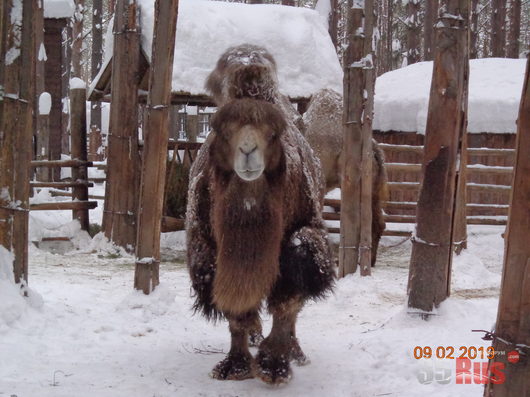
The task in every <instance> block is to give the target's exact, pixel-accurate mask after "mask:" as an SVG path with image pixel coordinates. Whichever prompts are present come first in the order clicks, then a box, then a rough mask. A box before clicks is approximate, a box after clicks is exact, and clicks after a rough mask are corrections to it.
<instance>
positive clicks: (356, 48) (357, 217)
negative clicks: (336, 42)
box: [339, 1, 375, 277]
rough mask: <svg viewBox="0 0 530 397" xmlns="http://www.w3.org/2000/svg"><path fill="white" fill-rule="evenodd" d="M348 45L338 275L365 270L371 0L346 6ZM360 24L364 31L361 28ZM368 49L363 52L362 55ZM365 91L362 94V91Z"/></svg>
mask: <svg viewBox="0 0 530 397" xmlns="http://www.w3.org/2000/svg"><path fill="white" fill-rule="evenodd" d="M348 9H349V11H348V48H347V50H346V56H345V61H344V64H345V65H347V66H346V67H345V68H344V116H343V117H344V141H343V142H344V143H343V145H344V149H343V152H344V153H349V156H347V157H345V163H344V171H343V178H342V185H341V190H342V193H343V197H347V198H348V199H347V200H343V201H342V210H341V215H340V220H341V223H340V225H341V226H340V229H341V230H340V231H341V233H340V243H339V276H340V277H344V276H345V275H347V274H350V273H354V272H355V271H356V269H357V264H359V265H360V268H361V275H362V276H367V275H370V267H371V252H372V251H371V245H372V240H371V238H372V237H371V225H372V124H371V120H372V113H373V95H374V89H373V86H374V79H375V76H374V65H373V63H372V31H373V16H374V9H373V2H372V1H366V2H365V8H364V10H363V9H361V8H356V7H353V3H352V2H351V1H350V4H349V7H348ZM363 29H364V30H363ZM366 54H369V55H366ZM365 93H366V94H365Z"/></svg>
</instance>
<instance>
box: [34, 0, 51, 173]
mask: <svg viewBox="0 0 530 397" xmlns="http://www.w3.org/2000/svg"><path fill="white" fill-rule="evenodd" d="M35 54H36V58H35V62H36V66H35V101H34V106H35V108H34V109H33V125H34V126H35V127H34V128H33V132H34V137H33V150H34V153H33V158H34V159H36V158H37V156H43V153H42V152H39V151H38V146H39V139H40V137H39V135H40V131H41V129H42V128H43V126H42V124H41V121H42V120H41V118H40V117H39V113H40V111H39V103H40V100H39V99H40V95H41V94H42V93H43V92H44V64H45V62H46V50H45V48H44V4H43V2H42V1H38V2H37V8H36V9H35ZM40 146H41V147H42V145H40ZM46 148H47V147H46ZM44 155H47V150H46V152H45V154H44ZM39 176H45V177H47V176H48V170H46V174H45V175H38V174H37V177H39ZM46 180H47V179H46Z"/></svg>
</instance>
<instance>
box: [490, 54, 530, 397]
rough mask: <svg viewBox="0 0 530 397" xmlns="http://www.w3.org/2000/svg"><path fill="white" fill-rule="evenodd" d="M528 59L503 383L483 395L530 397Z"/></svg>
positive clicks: (508, 268) (505, 292)
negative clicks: (515, 355) (514, 355)
mask: <svg viewBox="0 0 530 397" xmlns="http://www.w3.org/2000/svg"><path fill="white" fill-rule="evenodd" d="M528 153H530V55H527V64H526V74H525V78H524V83H523V92H522V97H521V104H520V107H519V118H518V121H517V144H516V159H515V172H514V178H513V191H512V195H511V203H510V214H509V218H508V226H507V228H506V237H505V244H506V248H505V254H504V267H503V272H502V284H501V296H500V300H499V308H498V311H497V321H496V326H495V334H496V335H497V337H496V338H495V339H494V342H493V348H494V349H495V351H496V352H500V351H504V352H505V353H506V354H499V355H497V354H496V355H495V357H494V359H493V360H491V361H490V366H491V365H493V364H494V363H495V365H502V366H503V368H504V374H505V376H506V382H504V383H501V384H493V383H489V384H487V385H486V389H485V393H484V395H485V396H486V397H512V396H529V395H530V381H529V380H530V358H529V356H530V320H529V319H530V244H528V235H529V234H530V211H529V210H528V198H529V197H530V178H528V175H530V156H528ZM513 350H518V351H519V353H520V361H519V362H517V363H515V364H514V363H510V362H508V354H507V353H508V352H510V351H513Z"/></svg>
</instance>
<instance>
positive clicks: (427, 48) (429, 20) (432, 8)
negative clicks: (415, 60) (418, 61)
mask: <svg viewBox="0 0 530 397" xmlns="http://www.w3.org/2000/svg"><path fill="white" fill-rule="evenodd" d="M437 14H438V0H426V2H425V24H424V25H425V27H424V29H425V34H424V40H423V58H424V60H426V61H432V59H433V55H432V54H433V48H434V40H433V39H434V22H435V21H436V16H437Z"/></svg>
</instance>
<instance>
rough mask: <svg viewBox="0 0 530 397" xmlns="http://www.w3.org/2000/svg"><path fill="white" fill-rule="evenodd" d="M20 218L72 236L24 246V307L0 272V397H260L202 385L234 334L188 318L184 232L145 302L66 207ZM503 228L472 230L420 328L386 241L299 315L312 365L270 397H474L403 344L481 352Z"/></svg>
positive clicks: (400, 245)
mask: <svg viewBox="0 0 530 397" xmlns="http://www.w3.org/2000/svg"><path fill="white" fill-rule="evenodd" d="M30 216H31V218H32V219H31V223H30V225H31V228H32V233H33V235H37V234H39V233H40V234H41V235H42V234H45V233H48V229H46V230H45V227H44V225H47V227H48V228H49V230H55V231H56V232H57V231H58V230H61V233H66V234H67V233H71V234H72V235H73V236H76V238H74V239H73V243H72V244H73V247H74V250H73V251H71V252H68V253H65V254H63V255H59V254H52V253H50V252H47V251H44V250H39V249H37V248H35V247H33V246H32V247H31V248H30V253H29V262H30V263H29V268H30V271H29V273H30V277H29V285H30V287H31V289H32V291H33V293H32V294H31V305H30V304H26V303H24V302H23V301H22V300H21V299H22V298H20V299H18V300H17V299H15V298H16V296H15V297H13V291H16V290H14V286H13V285H12V284H11V285H9V284H6V282H5V280H4V281H2V277H1V276H2V272H1V271H0V283H2V284H0V286H1V287H2V289H3V293H2V294H1V295H0V297H2V298H4V299H1V300H0V314H6V313H8V314H9V315H0V396H12V395H16V396H43V397H46V396H54V397H56V396H90V397H93V396H98V397H104V396H113V397H114V396H157V397H160V396H265V395H270V393H271V392H272V391H271V388H270V387H269V386H267V385H265V384H263V383H261V382H259V381H258V380H255V379H251V380H245V381H242V382H234V381H225V382H220V381H217V380H213V379H211V378H210V377H209V376H208V373H209V371H210V370H211V369H212V367H213V366H214V365H215V364H216V363H217V362H218V361H219V360H221V359H222V358H223V357H224V355H223V353H224V352H227V351H228V349H229V341H230V338H229V333H228V329H227V325H226V323H224V322H221V323H218V324H211V323H208V322H206V321H205V320H204V319H203V318H201V317H200V316H198V315H193V313H192V312H191V310H190V306H191V303H192V298H191V297H190V282H189V279H188V275H187V271H186V267H185V263H184V261H183V259H182V258H183V256H182V249H183V244H182V242H183V233H182V232H177V233H172V234H166V235H164V238H163V241H162V245H163V263H162V265H161V285H160V286H159V287H158V288H157V289H156V290H155V292H154V293H153V294H152V295H150V296H145V295H143V294H141V293H138V292H135V291H133V289H132V285H133V276H134V258H133V257H131V256H128V255H126V254H124V253H120V252H119V251H115V250H112V249H109V246H108V245H107V244H105V243H104V241H103V239H101V237H100V236H97V237H96V238H95V239H93V240H90V238H89V237H88V235H86V234H85V235H84V234H83V233H82V232H79V231H78V230H77V227H76V226H75V223H71V222H70V223H68V224H67V225H65V226H61V227H60V226H59V224H60V223H64V222H65V220H67V218H68V217H69V213H67V212H65V213H64V214H63V213H61V212H58V211H56V212H53V213H52V212H48V213H46V212H44V211H43V212H32V213H31V215H30ZM54 222H55V223H54ZM503 229H504V228H502V227H493V226H492V227H484V226H480V227H473V226H472V227H470V230H469V231H470V236H469V249H468V250H467V251H465V252H464V253H463V254H462V255H460V256H459V257H455V261H454V265H453V267H454V270H453V277H452V296H451V298H450V299H448V300H447V301H446V302H445V303H443V304H442V305H441V307H440V308H439V310H438V311H437V314H436V315H435V316H432V318H431V319H430V321H423V320H421V319H418V318H416V317H412V316H410V315H409V314H407V309H406V305H405V303H406V284H407V277H408V261H409V257H410V242H409V241H404V240H403V239H400V238H384V239H383V241H382V247H381V249H380V253H379V262H378V265H377V267H376V268H374V270H373V275H372V276H371V277H368V278H360V277H359V275H358V274H354V275H351V276H349V277H346V278H345V279H342V280H340V281H338V283H337V286H336V289H335V293H334V294H333V295H332V296H330V297H329V298H328V299H327V300H325V301H320V302H316V303H310V304H308V305H307V306H306V307H305V309H304V310H303V311H302V314H301V316H300V319H299V322H298V326H297V330H298V336H299V338H300V342H301V345H302V347H303V348H304V350H305V352H306V354H307V355H308V356H309V357H310V359H311V364H309V365H307V366H305V367H296V366H295V367H294V368H293V372H294V377H293V379H292V381H291V383H290V384H288V385H286V386H284V387H281V388H280V389H278V390H274V393H275V395H277V396H323V395H326V396H327V395H329V396H362V397H366V396H387V395H388V396H406V397H413V396H425V395H430V396H440V397H442V396H443V397H446V396H449V395H450V396H462V397H464V396H465V397H468V396H481V395H482V386H481V385H459V384H456V381H455V376H454V375H455V363H454V360H443V361H440V362H438V363H436V364H433V362H432V361H426V360H416V359H414V358H413V349H414V347H415V346H431V347H433V348H435V347H437V346H454V347H455V348H456V349H458V347H460V346H476V347H479V346H484V347H486V346H488V345H489V343H488V342H485V341H482V340H481V339H480V334H477V333H472V332H471V330H473V329H486V330H490V329H491V327H492V325H493V323H494V321H495V316H496V311H497V299H498V293H499V285H500V274H501V264H502V255H503V240H502V238H501V233H502V232H503V231H504V230H503ZM37 232H38V233H37ZM1 269H2V266H0V270H1ZM4 269H5V266H4ZM10 289H11V291H10V292H11V295H10V294H9V293H6V291H7V292H9V290H10ZM15 295H16V294H15ZM39 295H40V297H42V299H41V300H40V299H39ZM21 302H22V303H21ZM10 304H13V305H14V306H11V311H9V310H10V307H9V305H10ZM13 309H15V310H13ZM264 318H265V328H266V329H268V328H270V318H269V317H268V316H266V315H264ZM254 351H255V350H254ZM433 365H436V366H437V367H436V368H438V369H439V368H441V367H443V368H447V369H450V370H451V371H452V378H451V381H450V383H449V384H439V383H437V382H436V381H434V382H432V383H431V384H423V383H420V381H419V380H418V378H420V379H421V377H422V376H423V375H422V374H424V373H425V368H426V367H425V366H427V367H428V368H431V369H432V368H433Z"/></svg>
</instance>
